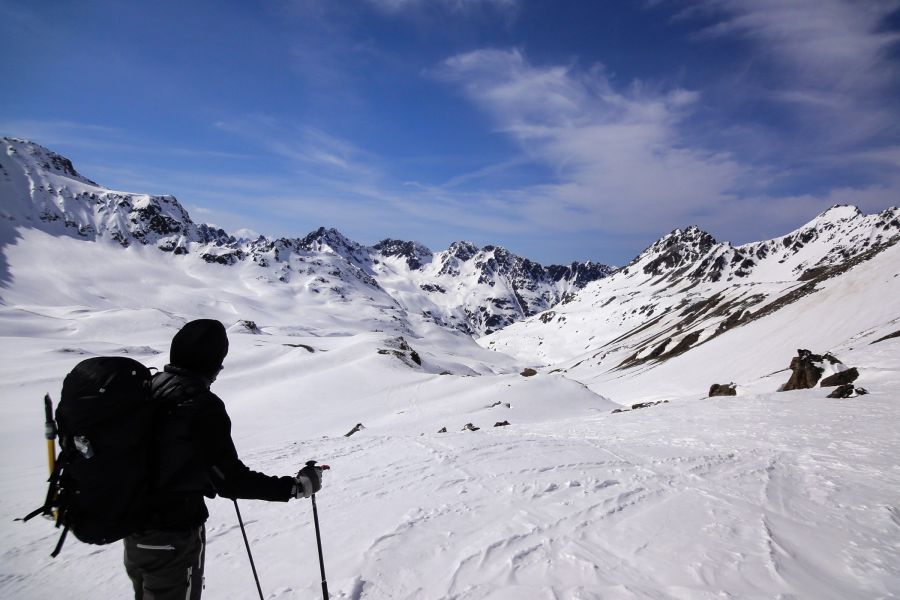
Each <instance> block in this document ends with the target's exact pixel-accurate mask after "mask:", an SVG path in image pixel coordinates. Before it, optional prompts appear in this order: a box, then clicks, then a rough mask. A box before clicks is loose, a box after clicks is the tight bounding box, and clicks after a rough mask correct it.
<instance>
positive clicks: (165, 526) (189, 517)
mask: <svg viewBox="0 0 900 600" xmlns="http://www.w3.org/2000/svg"><path fill="white" fill-rule="evenodd" d="M209 385H210V383H209V381H208V380H207V379H205V378H203V377H201V376H198V375H195V374H193V373H191V372H189V371H185V370H182V369H179V368H177V367H174V366H172V365H167V366H166V368H165V371H164V372H162V373H158V374H157V375H156V376H154V378H153V381H152V384H151V389H152V395H153V399H154V401H155V402H159V403H161V406H160V411H159V413H158V414H159V420H160V421H159V423H158V426H157V428H156V429H157V431H158V435H157V438H156V447H155V451H154V462H155V465H154V471H155V477H154V486H153V487H154V491H153V493H152V495H151V499H150V500H151V501H150V511H149V514H148V522H147V524H146V528H147V529H162V530H176V529H187V528H191V527H196V526H199V525H200V524H202V523H203V522H205V521H206V518H207V517H208V516H209V512H208V511H207V510H206V504H205V502H204V500H203V497H204V496H206V497H208V498H214V497H215V496H216V494H218V495H220V496H224V497H226V498H252V499H257V500H273V501H282V502H286V501H287V500H289V499H290V498H291V492H292V489H293V486H294V478H293V477H272V476H269V475H264V474H263V473H258V472H256V471H251V470H250V469H249V468H248V467H247V466H246V465H245V464H244V463H242V462H241V460H240V458H238V455H237V451H236V450H235V448H234V442H233V441H232V440H231V419H229V418H228V413H227V412H226V411H225V404H224V403H223V402H222V400H221V399H220V398H219V397H218V396H216V395H215V394H213V393H212V392H211V391H210V390H209Z"/></svg>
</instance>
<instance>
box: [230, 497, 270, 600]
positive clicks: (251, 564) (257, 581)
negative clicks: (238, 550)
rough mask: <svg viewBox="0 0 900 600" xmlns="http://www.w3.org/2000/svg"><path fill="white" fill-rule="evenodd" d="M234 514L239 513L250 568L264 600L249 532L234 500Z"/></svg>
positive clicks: (260, 597) (261, 599)
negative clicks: (248, 537)
mask: <svg viewBox="0 0 900 600" xmlns="http://www.w3.org/2000/svg"><path fill="white" fill-rule="evenodd" d="M232 502H234V512H236V513H237V518H238V523H239V524H240V526H241V534H242V535H243V536H244V545H245V546H247V556H248V557H249V558H250V568H251V569H253V580H254V581H256V591H257V592H259V600H263V593H262V587H261V586H260V585H259V575H257V574H256V564H254V562H253V553H252V552H250V541H249V540H248V539H247V531H246V530H245V529H244V520H243V519H242V518H241V509H240V508H238V503H237V499H233V500H232Z"/></svg>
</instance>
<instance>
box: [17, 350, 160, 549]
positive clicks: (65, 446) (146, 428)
mask: <svg viewBox="0 0 900 600" xmlns="http://www.w3.org/2000/svg"><path fill="white" fill-rule="evenodd" d="M150 379H151V372H150V370H149V369H148V368H147V367H145V366H144V365H142V364H141V363H139V362H137V361H135V360H132V359H130V358H125V357H97V358H89V359H87V360H83V361H81V362H80V363H78V364H77V365H76V366H75V368H74V369H72V371H71V372H70V373H69V374H68V375H67V376H66V378H65V380H64V381H63V388H62V394H61V397H60V401H59V406H58V407H57V409H56V421H57V425H58V430H59V447H60V451H59V455H58V456H57V458H56V465H55V467H54V469H53V473H52V474H51V475H50V485H49V487H48V490H47V497H46V500H45V502H44V505H43V506H42V507H41V508H39V509H37V510H35V511H34V512H32V513H31V514H30V515H28V516H27V517H25V520H26V521H27V520H28V519H31V518H32V517H34V516H36V515H38V514H45V515H52V516H55V519H56V526H57V527H63V532H62V535H60V538H59V542H58V543H57V545H56V548H55V550H54V551H53V553H52V554H51V556H54V557H55V556H56V555H57V554H59V552H60V550H62V546H63V542H64V541H65V539H66V534H67V533H68V532H69V530H72V532H73V533H74V534H75V537H77V538H78V539H79V540H81V541H82V542H86V543H88V544H109V543H111V542H115V541H117V540H120V539H122V538H124V537H125V536H127V535H129V534H131V533H135V532H136V531H139V530H140V528H141V525H142V522H143V519H144V518H145V515H146V502H147V499H148V496H149V492H150V486H151V483H150V482H151V473H152V469H151V448H152V444H151V439H152V436H153V432H154V423H155V415H156V413H157V412H158V411H156V410H155V408H154V406H155V405H154V403H153V402H152V401H151V398H150Z"/></svg>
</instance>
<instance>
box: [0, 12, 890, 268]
mask: <svg viewBox="0 0 900 600" xmlns="http://www.w3.org/2000/svg"><path fill="white" fill-rule="evenodd" d="M0 69H2V72H3V73H4V77H3V79H4V81H3V84H2V86H0V133H3V134H5V135H14V136H19V137H26V138H29V139H32V140H33V141H36V142H38V143H40V144H43V145H45V146H48V147H50V148H51V149H53V150H56V151H58V152H60V153H62V154H64V155H66V156H68V157H70V158H71V159H72V160H73V162H74V163H75V165H76V167H77V168H78V169H79V170H80V171H81V172H82V173H83V174H85V175H86V176H88V177H90V178H92V179H94V180H96V181H98V182H99V183H101V184H103V185H106V186H108V187H112V188H116V189H122V190H128V191H135V192H149V193H159V194H162V193H170V194H174V195H176V196H177V197H178V198H179V200H181V201H182V203H183V204H184V205H185V206H186V207H187V208H188V209H189V210H190V212H191V214H192V216H193V217H194V219H195V220H196V221H207V222H212V223H215V224H217V225H219V226H222V227H224V228H226V229H228V230H231V231H234V230H237V229H239V228H249V229H252V230H254V231H257V232H261V233H265V234H267V235H287V236H298V235H303V234H305V233H307V232H308V231H310V230H312V229H314V228H316V227H318V226H320V225H325V226H328V227H336V228H338V229H339V230H341V231H342V232H344V233H345V234H346V235H348V236H349V237H351V238H353V239H356V240H357V241H359V242H362V243H373V242H375V241H377V240H379V239H382V238H385V237H394V238H401V239H415V240H418V241H420V242H422V243H424V244H426V245H428V246H429V247H431V248H433V249H442V248H445V247H446V246H447V245H448V244H449V243H450V242H451V241H454V240H459V239H466V240H470V241H473V242H475V243H476V244H479V245H485V244H499V245H503V246H506V247H507V248H509V249H511V250H512V251H514V252H517V253H519V254H522V255H525V256H528V257H530V258H533V259H535V260H538V261H540V262H543V263H551V262H556V263H566V262H570V261H572V260H586V259H592V260H597V261H601V262H607V263H613V264H622V263H624V262H627V261H628V260H629V259H630V258H632V257H633V256H634V255H635V254H637V253H638V252H640V250H642V249H643V248H644V247H646V246H647V245H648V244H649V243H651V242H652V241H653V240H655V239H656V238H657V237H659V236H660V235H662V234H664V233H667V232H668V231H669V230H671V229H673V228H675V227H683V226H687V225H690V224H698V225H700V226H701V227H703V228H705V229H707V230H708V231H710V232H711V233H712V234H713V235H715V236H716V237H717V238H718V239H721V240H730V241H732V242H735V243H741V242H746V241H752V240H756V239H762V238H769V237H775V236H777V235H780V234H782V233H785V232H786V231H789V230H790V229H792V228H794V227H796V226H799V225H801V224H802V223H804V222H806V221H808V220H809V219H811V218H812V217H813V216H815V214H817V213H818V212H820V211H821V210H824V209H825V208H827V207H828V206H830V205H832V204H836V203H852V204H856V205H858V206H860V208H861V209H863V210H864V211H866V212H873V211H878V210H881V209H883V208H886V207H888V206H896V205H898V204H900V0H876V1H871V2H868V1H865V0H753V1H749V0H642V1H641V0H636V1H634V2H627V1H624V0H623V1H600V0H596V1H584V2H576V1H552V0H280V1H270V2H254V1H250V0H242V1H229V0H216V1H209V2H207V1H204V0H190V1H185V0H181V1H179V2H169V1H158V2H152V3H150V2H125V1H121V0H119V1H110V2H102V1H95V2H91V1H85V2H77V3H74V2H67V1H63V0H59V1H48V0H32V1H29V2H22V1H17V0H0Z"/></svg>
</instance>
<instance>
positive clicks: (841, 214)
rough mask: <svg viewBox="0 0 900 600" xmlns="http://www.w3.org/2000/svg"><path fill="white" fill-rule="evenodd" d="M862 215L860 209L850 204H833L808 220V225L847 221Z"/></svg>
mask: <svg viewBox="0 0 900 600" xmlns="http://www.w3.org/2000/svg"><path fill="white" fill-rule="evenodd" d="M862 216H864V215H863V213H862V211H860V210H859V208H857V207H856V206H854V205H852V204H835V205H833V206H831V207H830V208H828V209H826V210H824V211H822V212H821V213H819V214H818V215H817V216H816V218H814V219H813V220H812V221H810V223H809V225H808V226H812V225H816V224H819V223H834V222H836V221H847V220H850V219H855V218H857V217H862Z"/></svg>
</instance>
